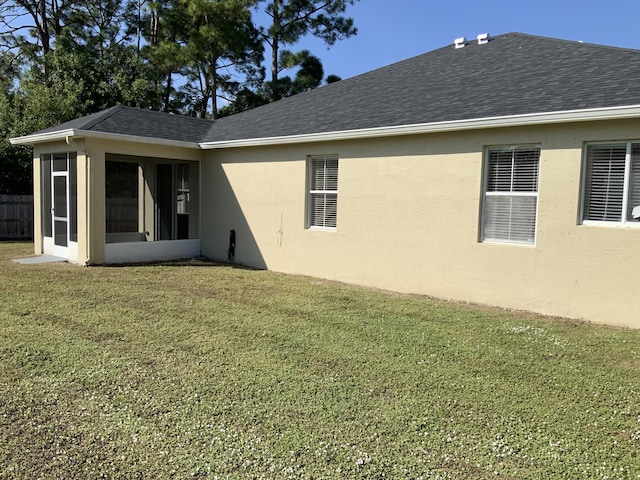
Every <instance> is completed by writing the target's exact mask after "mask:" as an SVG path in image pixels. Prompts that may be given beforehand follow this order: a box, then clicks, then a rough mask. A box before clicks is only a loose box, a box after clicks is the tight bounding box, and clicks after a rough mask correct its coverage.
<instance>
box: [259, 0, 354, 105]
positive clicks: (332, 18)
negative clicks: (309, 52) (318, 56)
mask: <svg viewBox="0 0 640 480" xmlns="http://www.w3.org/2000/svg"><path fill="white" fill-rule="evenodd" d="M356 1H358V0H267V3H266V7H265V12H266V14H267V15H268V17H269V18H270V19H271V20H270V24H269V25H268V26H263V27H261V29H260V34H261V37H262V39H263V41H264V42H265V43H266V44H267V45H269V47H270V48H271V95H272V98H273V99H274V100H277V99H278V98H280V89H279V87H278V73H279V71H280V69H279V67H280V64H281V63H280V48H281V47H284V46H286V45H293V44H295V43H297V42H298V41H299V40H300V39H301V38H302V37H303V36H305V35H313V36H315V37H318V38H321V39H322V40H324V41H325V43H326V44H327V45H333V44H334V43H335V42H336V41H338V40H342V39H344V38H348V37H350V36H352V35H355V34H356V33H357V30H356V28H355V27H354V22H353V19H352V18H347V17H344V16H343V15H342V14H343V13H344V12H345V11H346V9H347V6H348V5H353V4H354V3H355V2H356Z"/></svg>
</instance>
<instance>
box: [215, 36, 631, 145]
mask: <svg viewBox="0 0 640 480" xmlns="http://www.w3.org/2000/svg"><path fill="white" fill-rule="evenodd" d="M634 104H636V105H637V104H640V51H639V50H631V49H623V48H615V47H606V46H600V45H593V44H585V43H580V42H572V41H566V40H557V39H551V38H544V37H536V36H532V35H524V34H519V33H509V34H504V35H499V36H496V37H494V38H493V39H492V40H491V41H490V42H489V43H488V44H484V45H478V44H477V43H476V42H475V41H473V42H470V43H469V44H468V45H467V46H465V47H464V48H461V49H455V48H454V47H453V45H449V46H446V47H444V48H440V49H438V50H434V51H432V52H429V53H426V54H423V55H420V56H417V57H414V58H410V59H408V60H404V61H401V62H398V63H395V64H392V65H389V66H387V67H383V68H380V69H378V70H374V71H372V72H369V73H365V74H363V75H360V76H357V77H353V78H351V79H347V80H342V81H340V82H337V83H333V84H331V85H328V86H326V87H322V88H319V89H316V90H312V91H309V92H306V93H302V94H299V95H296V96H293V97H289V98H286V99H284V100H281V101H279V102H276V103H273V104H269V105H266V106H264V107H260V108H258V109H255V110H252V111H248V112H243V113H241V114H238V115H234V116H231V117H227V118H222V119H220V120H217V121H215V122H214V125H213V126H212V128H211V129H210V130H209V132H208V134H207V136H206V138H205V139H204V140H205V141H211V142H213V141H225V140H233V139H247V138H261V137H273V136H281V135H285V136H286V135H297V134H308V133H321V132H331V131H342V130H355V129H365V128H375V127H386V126H397V125H413V124H421V123H432V122H444V121H453V120H465V119H474V118H488V117H498V116H508V115H520V114H528V113H539V112H557V111H563V110H579V109H586V108H600V107H612V106H621V105H634Z"/></svg>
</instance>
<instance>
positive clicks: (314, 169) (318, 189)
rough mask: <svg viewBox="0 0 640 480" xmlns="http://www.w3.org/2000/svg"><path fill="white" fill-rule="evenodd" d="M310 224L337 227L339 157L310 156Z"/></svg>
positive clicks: (318, 226) (312, 225)
mask: <svg viewBox="0 0 640 480" xmlns="http://www.w3.org/2000/svg"><path fill="white" fill-rule="evenodd" d="M308 208H309V213H308V224H309V227H310V228H336V225H337V216H338V157H310V158H309V199H308Z"/></svg>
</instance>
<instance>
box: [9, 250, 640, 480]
mask: <svg viewBox="0 0 640 480" xmlns="http://www.w3.org/2000/svg"><path fill="white" fill-rule="evenodd" d="M31 249H32V246H31V245H30V244H19V243H17V244H16V243H0V294H1V298H2V302H1V305H0V478H28V479H35V478H43V479H46V478H51V479H53V478H55V479H85V478H126V479H129V478H155V479H162V478H194V477H195V478H201V477H207V478H220V479H223V478H230V479H236V478H238V479H245V478H246V479H258V478H266V479H281V478H294V479H298V478H314V479H320V478H324V479H342V478H366V479H372V478H373V479H375V478H402V479H404V478H414V479H416V478H425V479H427V478H441V479H444V478H451V479H485V478H486V479H488V478H509V479H556V478H557V479H561V478H566V479H583V478H594V479H595V478H598V479H605V478H606V479H638V478H640V399H639V394H640V331H633V330H624V329H617V328H608V327H603V326H595V325H590V324H583V323H579V322H573V321H564V320H559V319H548V318H542V317H538V316H535V315H529V314H523V313H518V312H507V311H502V310H498V309H489V308H478V307H473V306H466V305H460V304H452V303H446V302H442V301H436V300H432V299H429V298H425V297H418V296H400V295H394V294H389V293H385V292H380V291H374V290H369V289H364V288H358V287H352V286H346V285H343V284H338V283H331V282H326V281H321V280H316V279H312V278H305V277H296V276H287V275H279V274H275V273H272V272H265V271H253V270H249V269H241V268H232V267H229V266H220V265H216V264H212V263H206V262H185V263H182V264H168V265H149V266H131V267H112V268H108V267H92V268H79V267H75V266H71V265H68V264H48V265H39V266H28V265H27V266H25V265H18V264H16V263H13V262H11V261H10V259H12V258H17V257H20V256H28V255H30V253H31ZM639 314H640V312H639Z"/></svg>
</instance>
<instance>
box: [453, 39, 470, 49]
mask: <svg viewBox="0 0 640 480" xmlns="http://www.w3.org/2000/svg"><path fill="white" fill-rule="evenodd" d="M466 44H467V39H466V37H459V38H456V39H455V40H454V41H453V45H454V46H455V47H456V48H462V47H464V46H465V45H466Z"/></svg>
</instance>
